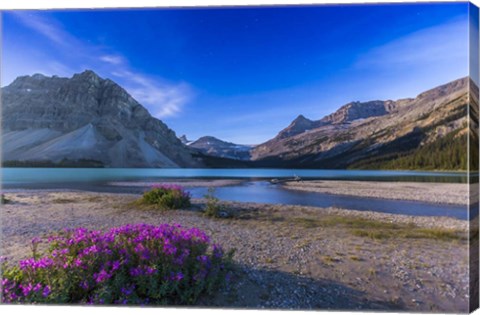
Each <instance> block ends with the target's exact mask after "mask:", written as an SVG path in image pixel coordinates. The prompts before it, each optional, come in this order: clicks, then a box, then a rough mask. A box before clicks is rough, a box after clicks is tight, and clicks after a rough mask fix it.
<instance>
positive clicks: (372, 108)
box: [320, 101, 391, 124]
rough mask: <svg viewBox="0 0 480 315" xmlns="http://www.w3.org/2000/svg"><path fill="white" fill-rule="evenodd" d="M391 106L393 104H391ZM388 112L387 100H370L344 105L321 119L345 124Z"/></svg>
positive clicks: (326, 121)
mask: <svg viewBox="0 0 480 315" xmlns="http://www.w3.org/2000/svg"><path fill="white" fill-rule="evenodd" d="M389 106H390V107H391V104H390V105H389ZM386 114H388V111H387V109H386V102H384V101H370V102H365V103H362V102H358V101H356V102H350V103H348V104H345V105H343V106H342V107H340V109H338V110H337V111H336V112H335V113H333V114H331V115H328V116H325V117H324V118H322V119H321V120H320V121H322V122H324V123H330V124H344V123H349V122H352V121H354V120H357V119H362V118H370V117H375V116H383V115H386Z"/></svg>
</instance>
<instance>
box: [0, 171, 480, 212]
mask: <svg viewBox="0 0 480 315" xmlns="http://www.w3.org/2000/svg"><path fill="white" fill-rule="evenodd" d="M2 173H3V174H2V176H3V177H2V183H3V187H4V188H6V189H11V188H29V189H35V188H52V189H53V188H72V189H81V190H89V191H104V192H126V191H136V192H138V193H141V192H142V191H143V190H144V188H138V187H134V185H132V187H129V186H128V185H127V186H123V187H118V186H113V185H111V184H110V183H111V182H118V181H126V182H132V183H133V182H135V181H143V182H161V181H162V179H163V180H165V179H175V178H178V179H202V178H203V179H225V178H230V179H232V178H234V179H245V181H244V182H242V183H241V184H238V185H233V186H225V187H218V188H216V189H215V195H216V196H217V197H218V198H219V199H221V200H229V201H240V202H260V203H273V204H291V205H305V206H317V207H339V208H345V209H353V210H361V211H366V210H369V211H377V212H384V213H393V214H407V215H421V216H449V217H454V218H458V219H461V220H467V218H468V209H467V207H466V206H462V205H447V204H432V203H426V202H419V201H404V200H390V199H375V198H364V197H355V196H342V195H331V194H325V193H314V192H303V191H295V190H288V189H284V188H283V187H282V185H273V184H271V183H270V181H269V180H270V179H272V178H276V179H290V178H293V177H294V176H300V177H301V178H302V179H328V180H369V181H413V182H454V183H466V182H467V175H466V173H456V172H449V173H444V172H416V171H363V170H362V171H360V170H285V169H131V168H130V169H114V168H105V169H98V168H95V169H88V168H87V169H78V168H72V169H67V168H4V169H2ZM187 190H188V191H190V193H191V194H192V196H193V197H195V198H201V197H202V196H203V195H204V194H205V193H206V192H207V188H205V187H194V188H188V189H187ZM477 213H478V211H477V212H476V213H475V214H472V215H473V216H475V215H476V214H477Z"/></svg>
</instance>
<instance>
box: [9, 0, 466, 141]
mask: <svg viewBox="0 0 480 315" xmlns="http://www.w3.org/2000/svg"><path fill="white" fill-rule="evenodd" d="M2 18H3V19H2V22H3V39H2V41H3V42H2V47H3V51H2V54H3V55H2V69H1V70H2V86H5V85H8V84H9V83H11V82H12V81H13V80H14V78H15V77H17V76H19V75H25V74H34V73H43V74H45V75H54V74H55V75H59V76H65V77H70V76H72V75H73V74H74V73H78V72H81V71H83V70H85V69H92V70H94V71H95V72H97V73H98V74H99V75H100V76H102V77H104V78H110V79H112V80H114V81H116V82H117V83H119V84H120V85H121V86H123V87H124V88H126V89H127V91H128V92H129V93H130V94H132V95H133V96H134V97H135V98H136V99H137V100H138V101H139V102H140V103H141V104H143V105H144V106H145V107H146V108H147V109H148V110H149V111H150V113H151V114H152V115H154V116H156V117H158V118H160V119H161V120H162V121H164V122H165V123H166V124H167V125H168V126H169V127H170V128H172V129H173V130H174V131H175V132H176V133H177V135H178V136H180V135H182V134H186V135H187V137H188V138H189V139H196V138H198V137H200V136H203V135H212V136H216V137H218V138H221V139H224V140H228V141H232V142H236V143H242V144H258V143H261V142H264V141H266V140H268V139H270V138H272V137H274V136H275V135H276V134H277V133H278V132H279V131H280V130H281V129H283V128H285V127H286V126H287V125H288V124H289V123H290V122H291V121H292V120H293V119H295V117H296V116H298V115H299V114H303V115H304V116H306V117H308V118H310V119H320V118H322V117H323V116H324V115H326V114H329V113H331V112H333V111H335V110H336V109H337V108H339V107H340V106H341V105H343V104H345V103H348V102H350V101H356V100H359V101H368V100H376V99H398V98H405V97H414V96H416V95H417V94H418V93H420V92H422V91H424V90H426V89H429V88H433V87H435V86H437V85H439V84H443V83H447V82H449V81H451V80H454V79H457V78H460V77H463V76H466V75H468V4H467V3H437V4H427V3H424V4H397V5H386V4H380V5H363V6H360V5H348V6H340V5H337V6H334V5H323V6H310V7H260V8H259V7H257V8H254V7H250V8H236V9H234V8H223V9H222V8H210V9H201V8H195V9H176V10H175V9H157V10H145V9H144V10H142V9H137V10H81V11H78V10H77V11H61V10H60V11H5V12H3V14H2Z"/></svg>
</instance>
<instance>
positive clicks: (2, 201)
mask: <svg viewBox="0 0 480 315" xmlns="http://www.w3.org/2000/svg"><path fill="white" fill-rule="evenodd" d="M10 202H11V200H10V199H8V198H7V197H5V195H4V194H1V195H0V204H2V205H3V204H6V203H10Z"/></svg>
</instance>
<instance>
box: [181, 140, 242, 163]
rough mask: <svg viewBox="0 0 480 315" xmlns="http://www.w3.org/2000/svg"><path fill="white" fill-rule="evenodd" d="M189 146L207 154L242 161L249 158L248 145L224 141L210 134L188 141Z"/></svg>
mask: <svg viewBox="0 0 480 315" xmlns="http://www.w3.org/2000/svg"><path fill="white" fill-rule="evenodd" d="M189 147H190V148H194V149H197V150H198V151H199V152H201V153H203V154H205V155H207V156H213V157H219V158H225V159H232V160H242V161H248V160H250V150H251V149H252V147H250V146H246V145H239V144H235V143H231V142H225V141H222V140H220V139H217V138H215V137H211V136H205V137H201V138H199V139H198V140H196V141H194V142H192V143H190V144H189Z"/></svg>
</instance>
